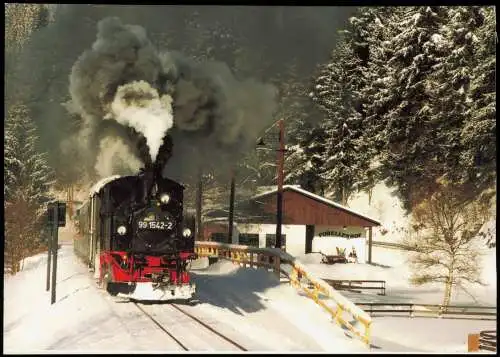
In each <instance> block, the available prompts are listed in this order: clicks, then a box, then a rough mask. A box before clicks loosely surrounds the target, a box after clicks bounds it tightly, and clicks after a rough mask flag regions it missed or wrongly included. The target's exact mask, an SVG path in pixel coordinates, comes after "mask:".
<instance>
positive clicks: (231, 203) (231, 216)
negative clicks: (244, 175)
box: [228, 168, 235, 244]
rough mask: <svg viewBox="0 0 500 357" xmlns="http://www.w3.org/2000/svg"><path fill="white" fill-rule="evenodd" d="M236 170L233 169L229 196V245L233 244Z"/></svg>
mask: <svg viewBox="0 0 500 357" xmlns="http://www.w3.org/2000/svg"><path fill="white" fill-rule="evenodd" d="M234 180H235V175H234V168H232V169H231V193H230V196H229V232H228V237H229V242H228V243H229V244H231V243H233V220H234V186H235V184H234Z"/></svg>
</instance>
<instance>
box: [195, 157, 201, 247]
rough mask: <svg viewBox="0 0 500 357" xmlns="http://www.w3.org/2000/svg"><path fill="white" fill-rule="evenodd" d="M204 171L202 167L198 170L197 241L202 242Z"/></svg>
mask: <svg viewBox="0 0 500 357" xmlns="http://www.w3.org/2000/svg"><path fill="white" fill-rule="evenodd" d="M202 175H203V171H202V168H201V166H200V167H199V169H198V177H197V180H198V182H197V189H196V238H195V239H196V240H202V234H203V231H202V229H201V201H202V193H203V191H202V190H203V181H202Z"/></svg>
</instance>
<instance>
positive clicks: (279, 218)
mask: <svg viewBox="0 0 500 357" xmlns="http://www.w3.org/2000/svg"><path fill="white" fill-rule="evenodd" d="M278 128H279V140H280V143H279V150H278V165H277V170H278V175H277V176H278V192H277V195H276V246H275V247H276V248H279V249H281V225H282V223H283V176H284V163H285V140H284V131H285V130H284V121H283V119H280V120H279V121H278Z"/></svg>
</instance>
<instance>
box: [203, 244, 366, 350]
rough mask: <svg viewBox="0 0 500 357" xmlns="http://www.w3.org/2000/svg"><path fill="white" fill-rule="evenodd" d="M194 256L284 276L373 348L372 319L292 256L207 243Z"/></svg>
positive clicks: (245, 247)
mask: <svg viewBox="0 0 500 357" xmlns="http://www.w3.org/2000/svg"><path fill="white" fill-rule="evenodd" d="M195 252H196V253H197V254H198V256H200V257H219V258H222V259H229V260H231V261H233V262H236V263H239V264H241V265H244V266H248V267H254V266H258V267H263V268H266V269H268V270H272V271H274V273H275V274H276V275H278V276H279V275H280V274H281V273H283V274H285V275H286V276H288V278H289V279H290V283H291V285H292V286H293V287H295V288H296V289H298V290H299V291H303V292H304V293H305V294H306V295H307V296H308V297H310V298H311V299H313V300H314V301H315V303H316V304H318V305H319V306H321V307H322V308H323V309H325V310H326V311H327V312H328V313H330V315H331V316H332V318H333V321H335V322H336V323H337V324H338V325H340V326H342V327H343V328H346V329H347V330H349V331H350V332H351V333H352V334H353V335H355V336H357V337H358V338H360V339H361V340H362V341H363V342H365V343H366V344H367V345H368V346H369V345H370V327H371V322H372V321H371V317H370V316H369V315H368V314H367V313H366V312H365V311H363V310H362V309H360V308H359V307H358V306H356V305H355V304H354V303H353V302H352V301H350V300H349V299H347V298H346V297H344V296H343V295H341V294H340V293H339V292H338V291H336V290H335V289H333V288H332V287H331V286H330V285H329V284H328V283H327V282H325V281H324V280H322V279H318V278H316V277H314V275H313V274H311V273H310V272H309V271H308V270H307V268H306V267H305V266H304V265H302V264H301V263H300V262H299V261H297V260H296V259H295V258H294V257H293V256H291V255H290V254H288V253H285V252H283V251H281V250H280V249H276V248H255V247H249V246H243V245H236V244H225V243H218V242H205V241H197V242H196V243H195ZM320 295H321V296H320ZM352 320H356V321H358V322H359V324H354V323H351V322H352ZM350 321H351V322H350Z"/></svg>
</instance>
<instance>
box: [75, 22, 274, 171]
mask: <svg viewBox="0 0 500 357" xmlns="http://www.w3.org/2000/svg"><path fill="white" fill-rule="evenodd" d="M70 94H71V98H72V100H71V103H70V104H69V107H70V108H71V109H72V111H73V112H76V113H77V114H78V115H80V116H81V117H82V119H83V123H82V126H81V129H80V132H79V133H78V134H77V136H76V137H77V138H78V140H80V141H81V143H82V144H83V146H84V147H85V150H86V151H87V155H85V156H90V157H94V160H97V161H98V162H99V164H98V165H96V164H95V163H94V165H93V166H94V167H101V166H102V160H103V158H110V157H112V155H111V154H109V153H105V152H104V151H106V150H111V149H114V150H116V147H117V146H116V145H110V144H109V143H110V142H117V140H119V142H121V143H123V145H126V146H127V147H128V149H129V150H123V152H122V156H123V155H127V156H129V159H130V161H131V162H134V160H136V159H139V160H140V161H141V162H142V163H143V164H145V165H147V164H151V163H154V162H157V163H158V162H159V163H161V164H162V165H163V167H162V169H163V173H164V174H165V175H168V176H170V177H172V178H174V179H180V180H182V179H183V178H186V177H188V176H189V175H191V174H192V173H193V170H196V169H198V167H200V166H205V167H206V166H213V165H217V166H218V167H220V166H224V165H227V167H228V168H229V167H230V166H231V165H232V164H233V163H234V162H235V161H236V160H237V159H238V157H239V155H240V154H241V153H243V152H245V151H246V150H248V148H249V147H251V146H253V145H254V143H255V139H256V137H257V136H258V134H259V133H260V132H261V131H262V129H263V128H264V127H266V126H268V125H269V124H270V123H272V120H273V112H274V110H275V94H276V90H275V88H274V87H273V86H271V85H267V84H263V83H259V82H257V81H255V80H252V79H248V80H243V81H240V80H237V79H236V78H235V77H234V76H233V74H232V72H231V71H230V69H229V68H228V67H227V65H225V64H224V63H220V62H205V63H198V62H195V61H194V60H191V59H189V58H187V57H185V56H184V55H182V54H181V53H178V52H174V51H164V52H161V53H160V52H158V51H157V50H156V49H155V47H154V46H153V44H152V43H151V42H150V41H149V39H148V37H147V36H146V32H145V30H144V29H143V28H142V27H140V26H136V25H124V24H122V23H121V22H120V20H119V19H118V18H106V19H104V20H102V21H100V22H99V24H98V32H97V39H96V41H95V42H94V44H93V45H92V48H91V49H89V50H87V51H85V52H84V53H83V54H82V55H81V56H80V57H79V58H78V60H77V61H76V62H75V64H74V66H73V68H72V72H71V76H70ZM167 136H171V137H172V141H173V150H174V151H173V152H171V146H169V145H165V147H166V148H167V149H161V147H162V145H163V143H164V141H165V139H166V138H167ZM105 138H110V139H114V141H113V140H111V141H110V140H108V141H106V140H104V139H105ZM145 144H146V145H147V148H148V150H145V148H144V145H145ZM158 156H160V157H158ZM170 156H172V160H170V161H168V158H170ZM165 164H166V166H165ZM131 168H132V167H131ZM97 171H98V173H99V174H102V173H104V172H106V173H108V172H109V170H108V169H106V170H102V169H100V170H97Z"/></svg>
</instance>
